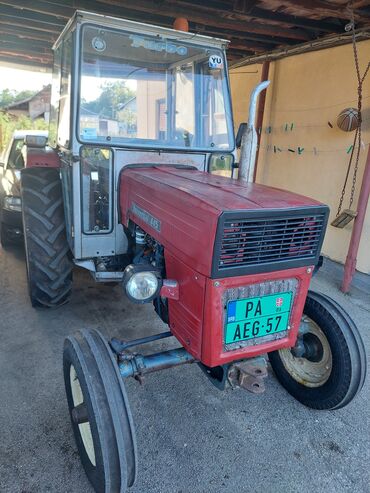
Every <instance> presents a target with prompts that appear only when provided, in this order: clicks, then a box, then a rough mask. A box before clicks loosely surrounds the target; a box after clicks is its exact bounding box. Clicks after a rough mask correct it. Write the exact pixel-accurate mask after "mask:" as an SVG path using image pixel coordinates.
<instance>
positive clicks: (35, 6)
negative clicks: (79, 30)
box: [1, 0, 91, 22]
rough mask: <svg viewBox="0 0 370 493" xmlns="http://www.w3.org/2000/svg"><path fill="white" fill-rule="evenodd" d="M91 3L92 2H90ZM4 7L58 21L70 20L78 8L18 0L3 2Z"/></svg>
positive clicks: (34, 0)
mask: <svg viewBox="0 0 370 493" xmlns="http://www.w3.org/2000/svg"><path fill="white" fill-rule="evenodd" d="M90 3H91V2H90ZM1 4H2V5H8V6H9V7H13V8H14V9H18V10H29V11H32V12H36V13H37V14H41V15H42V16H43V15H44V14H45V15H47V16H48V17H49V16H50V15H52V16H55V17H57V18H58V19H63V21H64V22H65V21H66V20H67V21H68V19H70V18H71V17H72V16H73V14H74V12H75V10H76V8H74V7H72V6H71V7H69V6H68V5H65V3H64V4H63V3H59V2H45V1H43V0H32V2H29V1H27V0H17V1H16V2H14V1H13V2H12V1H11V0H1Z"/></svg>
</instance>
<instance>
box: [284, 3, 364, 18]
mask: <svg viewBox="0 0 370 493" xmlns="http://www.w3.org/2000/svg"><path fill="white" fill-rule="evenodd" d="M284 7H285V8H287V7H288V8H292V9H294V10H297V9H302V15H301V17H304V15H305V11H306V12H307V13H309V14H310V13H312V11H315V13H316V14H317V15H320V17H322V18H325V17H333V18H339V19H344V20H349V13H348V11H347V10H346V8H345V7H346V6H345V5H343V6H342V8H340V7H339V5H335V4H333V3H330V2H327V1H325V0H284ZM354 14H355V17H356V18H358V15H357V14H356V12H354Z"/></svg>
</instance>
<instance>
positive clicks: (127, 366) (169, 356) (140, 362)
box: [118, 348, 195, 378]
mask: <svg viewBox="0 0 370 493" xmlns="http://www.w3.org/2000/svg"><path fill="white" fill-rule="evenodd" d="M194 361H195V359H194V357H193V356H192V355H191V354H189V353H188V352H187V351H186V349H184V348H178V349H170V350H169V351H164V352H162V353H155V354H150V355H149V356H143V355H142V354H138V355H136V356H132V357H125V358H124V359H122V360H121V361H120V362H119V365H118V366H119V371H120V373H121V376H122V377H123V378H127V377H137V376H141V375H145V374H146V373H152V372H154V371H158V370H165V369H166V368H172V367H173V366H179V365H185V364H186V363H193V362H194Z"/></svg>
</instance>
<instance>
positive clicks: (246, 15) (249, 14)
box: [176, 0, 340, 33]
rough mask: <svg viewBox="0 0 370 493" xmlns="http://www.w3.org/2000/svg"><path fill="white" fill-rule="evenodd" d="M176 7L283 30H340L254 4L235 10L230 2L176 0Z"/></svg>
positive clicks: (324, 23)
mask: <svg viewBox="0 0 370 493" xmlns="http://www.w3.org/2000/svg"><path fill="white" fill-rule="evenodd" d="M176 4H177V5H181V6H184V7H186V8H200V9H203V10H207V11H208V12H209V13H212V14H214V15H217V16H220V17H222V18H226V19H233V20H238V21H243V22H251V21H255V20H257V22H261V21H262V22H267V23H269V24H272V25H280V26H281V27H284V28H289V26H294V27H299V28H303V29H306V30H312V31H314V32H328V33H333V32H337V31H338V29H340V26H338V24H337V23H330V22H324V21H321V20H315V19H307V18H304V17H299V16H294V15H289V14H283V13H280V12H276V11H274V10H272V9H271V10H266V9H263V8H258V7H256V2H254V3H251V2H250V1H248V2H247V8H246V9H245V10H236V9H235V7H234V5H235V2H234V3H233V2H232V1H230V0H229V1H227V2H222V3H221V2H217V1H207V2H202V1H201V0H176Z"/></svg>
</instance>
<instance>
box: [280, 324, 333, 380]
mask: <svg viewBox="0 0 370 493" xmlns="http://www.w3.org/2000/svg"><path fill="white" fill-rule="evenodd" d="M299 336H300V337H302V340H303V345H304V355H303V356H302V357H295V356H294V355H293V354H292V351H291V349H290V348H285V349H280V350H279V355H280V358H281V360H282V362H283V365H284V367H285V369H286V371H287V372H288V373H289V375H290V376H291V377H292V378H294V380H296V381H297V382H299V383H300V384H302V385H305V386H306V387H311V388H316V387H321V386H322V385H324V384H325V382H327V380H328V379H329V377H330V374H331V371H332V366H333V358H332V353H331V349H330V344H329V341H328V339H327V338H326V336H325V334H324V332H323V331H322V330H321V329H320V327H319V326H318V325H317V324H316V322H314V321H313V320H312V319H311V318H309V317H307V316H306V315H304V316H303V318H302V321H301V325H300V327H299Z"/></svg>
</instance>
